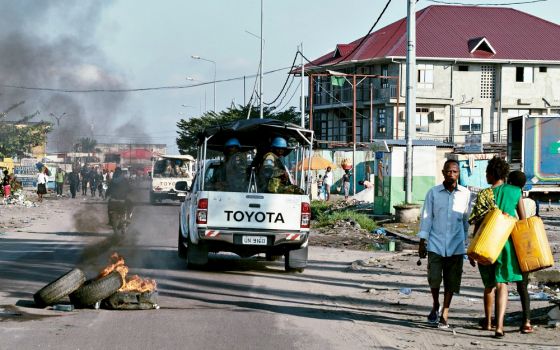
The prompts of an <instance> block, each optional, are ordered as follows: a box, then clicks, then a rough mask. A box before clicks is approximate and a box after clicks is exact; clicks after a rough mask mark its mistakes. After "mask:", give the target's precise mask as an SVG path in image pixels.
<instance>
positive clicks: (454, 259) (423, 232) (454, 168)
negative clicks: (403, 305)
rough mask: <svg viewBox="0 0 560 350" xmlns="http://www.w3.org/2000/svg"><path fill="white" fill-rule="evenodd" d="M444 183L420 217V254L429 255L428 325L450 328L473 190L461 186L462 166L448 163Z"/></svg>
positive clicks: (430, 196)
mask: <svg viewBox="0 0 560 350" xmlns="http://www.w3.org/2000/svg"><path fill="white" fill-rule="evenodd" d="M442 173H443V177H444V181H443V183H442V184H441V185H437V186H434V187H432V188H431V189H430V190H429V191H428V193H427V194H426V199H425V201H424V207H423V208H422V212H421V215H420V219H421V222H420V232H418V237H419V238H420V245H419V247H418V254H419V256H420V257H421V258H424V257H426V255H427V256H428V283H429V285H430V289H431V292H432V298H433V306H432V311H431V312H430V314H429V315H428V322H430V323H433V324H435V323H438V318H439V323H438V327H440V328H448V327H449V324H448V323H447V317H448V314H449V306H450V305H451V299H452V297H453V293H459V290H460V287H461V276H462V274H463V260H464V259H463V255H464V254H465V253H466V252H465V244H466V241H467V232H468V229H469V223H468V218H469V203H470V195H471V193H470V191H469V190H468V189H467V188H465V187H463V186H461V185H459V184H458V182H457V181H458V179H459V163H458V162H457V161H456V160H451V159H449V160H447V161H446V162H445V164H444V166H443V171H442ZM442 279H443V286H444V294H443V295H444V296H443V308H442V312H441V316H440V314H439V309H440V307H439V306H440V305H439V289H440V286H441V281H442Z"/></svg>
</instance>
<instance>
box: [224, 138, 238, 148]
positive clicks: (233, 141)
mask: <svg viewBox="0 0 560 350" xmlns="http://www.w3.org/2000/svg"><path fill="white" fill-rule="evenodd" d="M224 147H225V148H228V147H237V148H240V147H241V144H240V143H239V140H238V139H236V138H235V137H232V138H231V139H229V140H227V141H226V143H225V144H224Z"/></svg>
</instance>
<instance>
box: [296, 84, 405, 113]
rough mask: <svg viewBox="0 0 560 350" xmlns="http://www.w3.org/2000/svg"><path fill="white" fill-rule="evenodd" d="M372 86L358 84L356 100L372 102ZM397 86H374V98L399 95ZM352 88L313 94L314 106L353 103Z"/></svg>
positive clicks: (385, 98)
mask: <svg viewBox="0 0 560 350" xmlns="http://www.w3.org/2000/svg"><path fill="white" fill-rule="evenodd" d="M370 93H371V91H370V87H369V85H367V84H365V85H364V86H358V88H357V89H356V102H357V103H358V104H359V103H369V102H370ZM397 93H398V92H397V86H396V85H387V86H386V87H384V88H374V89H373V99H374V100H388V99H391V98H396V97H397ZM352 97H353V96H352V88H351V87H344V88H333V89H331V90H329V91H324V90H322V91H319V92H315V93H314V94H313V105H314V106H328V105H336V104H342V103H347V104H352ZM305 107H306V109H309V96H308V97H306V101H305Z"/></svg>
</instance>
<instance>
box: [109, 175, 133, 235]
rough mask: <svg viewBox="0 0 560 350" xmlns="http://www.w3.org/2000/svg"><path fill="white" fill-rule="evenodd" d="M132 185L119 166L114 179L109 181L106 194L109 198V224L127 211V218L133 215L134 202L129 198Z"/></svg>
mask: <svg viewBox="0 0 560 350" xmlns="http://www.w3.org/2000/svg"><path fill="white" fill-rule="evenodd" d="M130 192H131V186H130V183H129V182H128V179H127V178H126V177H125V176H124V174H123V172H122V169H121V168H120V167H117V168H116V169H115V172H114V174H113V179H112V180H111V182H110V183H109V188H107V193H106V196H107V198H109V203H108V205H107V214H108V216H109V224H110V225H113V224H114V223H113V217H114V216H115V215H118V214H122V212H123V211H125V212H126V214H127V215H126V218H127V220H130V216H131V215H132V202H131V201H130V199H129V193H130Z"/></svg>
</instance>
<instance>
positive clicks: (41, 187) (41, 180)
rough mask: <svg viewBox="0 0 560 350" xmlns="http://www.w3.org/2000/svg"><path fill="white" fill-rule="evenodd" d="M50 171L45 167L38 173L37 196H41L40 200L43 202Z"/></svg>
mask: <svg viewBox="0 0 560 350" xmlns="http://www.w3.org/2000/svg"><path fill="white" fill-rule="evenodd" d="M48 172H49V170H48V169H47V168H46V167H43V168H41V169H40V170H39V172H38V173H37V196H38V197H39V202H42V201H43V195H45V194H47V181H48V177H47V176H48V175H47V174H48Z"/></svg>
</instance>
